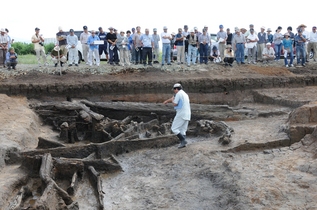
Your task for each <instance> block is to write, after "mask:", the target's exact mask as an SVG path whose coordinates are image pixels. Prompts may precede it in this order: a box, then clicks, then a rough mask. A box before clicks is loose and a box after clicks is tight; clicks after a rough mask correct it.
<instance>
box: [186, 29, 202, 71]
mask: <svg viewBox="0 0 317 210" xmlns="http://www.w3.org/2000/svg"><path fill="white" fill-rule="evenodd" d="M186 39H187V40H188V55H187V66H188V67H189V66H190V62H192V64H193V65H195V64H196V58H197V49H198V48H199V47H198V46H199V42H198V36H197V35H196V34H195V31H194V30H190V34H188V36H187V37H186Z"/></svg>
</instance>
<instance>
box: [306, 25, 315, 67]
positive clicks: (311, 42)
mask: <svg viewBox="0 0 317 210" xmlns="http://www.w3.org/2000/svg"><path fill="white" fill-rule="evenodd" d="M311 50H313V51H314V61H316V58H317V32H316V26H313V28H312V32H310V33H309V42H308V46H307V51H308V54H307V57H308V58H309V52H310V51H311ZM308 58H307V59H308Z"/></svg>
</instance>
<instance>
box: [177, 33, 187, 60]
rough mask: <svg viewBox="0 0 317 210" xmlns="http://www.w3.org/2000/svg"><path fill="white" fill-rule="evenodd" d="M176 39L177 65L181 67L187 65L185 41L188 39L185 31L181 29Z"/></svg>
mask: <svg viewBox="0 0 317 210" xmlns="http://www.w3.org/2000/svg"><path fill="white" fill-rule="evenodd" d="M175 39H176V40H175V45H176V49H177V64H178V65H179V64H181V63H185V46H184V45H185V43H184V39H186V37H184V35H183V30H182V29H181V28H179V29H178V33H177V34H176V37H175Z"/></svg>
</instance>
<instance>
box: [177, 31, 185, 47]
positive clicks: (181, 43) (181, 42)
mask: <svg viewBox="0 0 317 210" xmlns="http://www.w3.org/2000/svg"><path fill="white" fill-rule="evenodd" d="M181 37H183V34H176V38H175V40H176V39H177V38H181ZM175 44H176V46H183V44H184V41H175Z"/></svg>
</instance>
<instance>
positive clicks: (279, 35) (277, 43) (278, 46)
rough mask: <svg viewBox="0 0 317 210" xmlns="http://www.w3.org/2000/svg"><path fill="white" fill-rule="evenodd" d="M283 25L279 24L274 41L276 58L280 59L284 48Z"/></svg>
mask: <svg viewBox="0 0 317 210" xmlns="http://www.w3.org/2000/svg"><path fill="white" fill-rule="evenodd" d="M281 30H282V27H281V26H279V27H278V28H277V29H276V31H275V34H274V35H273V43H274V50H275V54H276V57H275V60H276V61H278V60H280V57H281V49H282V40H283V38H284V36H283V34H282V33H281Z"/></svg>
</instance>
